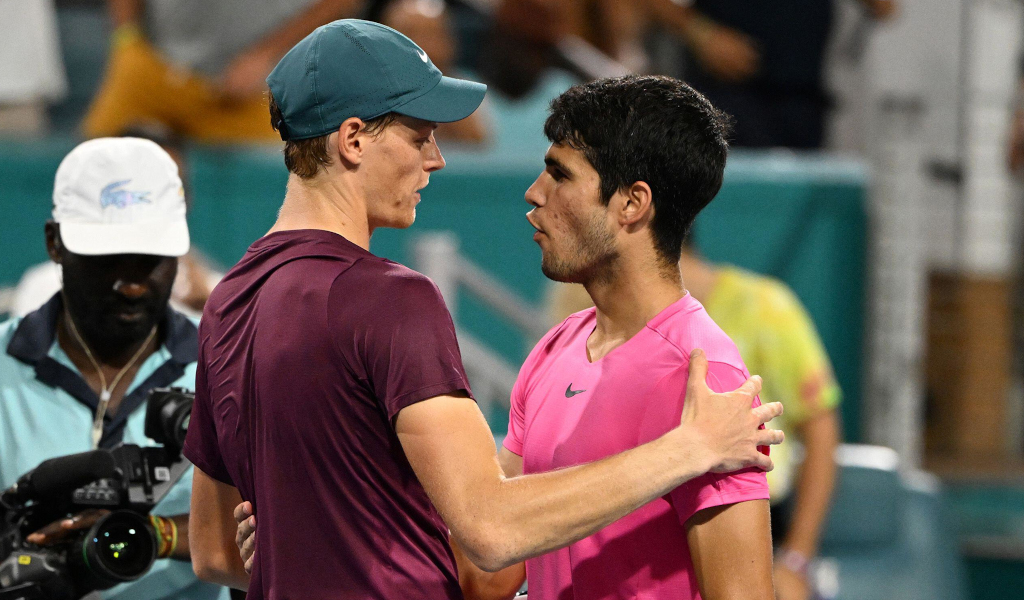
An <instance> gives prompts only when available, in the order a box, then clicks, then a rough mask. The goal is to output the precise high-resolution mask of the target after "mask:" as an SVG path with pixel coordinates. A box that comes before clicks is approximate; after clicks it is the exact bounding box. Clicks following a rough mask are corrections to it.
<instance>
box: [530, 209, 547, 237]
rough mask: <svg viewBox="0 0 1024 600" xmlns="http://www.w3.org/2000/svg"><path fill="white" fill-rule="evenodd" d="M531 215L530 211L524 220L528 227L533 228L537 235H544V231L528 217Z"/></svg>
mask: <svg viewBox="0 0 1024 600" xmlns="http://www.w3.org/2000/svg"><path fill="white" fill-rule="evenodd" d="M531 214H533V212H532V211H531V212H528V213H526V220H527V221H529V223H530V225H531V226H533V228H534V229H536V230H537V233H544V230H543V229H541V228H540V227H539V226H538V225H537V224H536V223H534V222H533V218H531V217H530V215H531Z"/></svg>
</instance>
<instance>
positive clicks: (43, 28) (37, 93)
mask: <svg viewBox="0 0 1024 600" xmlns="http://www.w3.org/2000/svg"><path fill="white" fill-rule="evenodd" d="M0 24H2V26H3V34H2V35H0V134H3V133H16V134H41V133H43V132H44V131H45V130H46V128H47V118H46V106H47V104H48V103H50V102H53V101H56V100H60V99H61V98H62V97H63V96H64V95H65V94H66V93H67V85H68V84H67V79H66V77H65V73H64V62H63V61H62V60H61V55H60V41H59V39H58V35H57V16H56V14H55V12H54V8H53V2H52V0H17V1H15V0H4V1H2V2H0Z"/></svg>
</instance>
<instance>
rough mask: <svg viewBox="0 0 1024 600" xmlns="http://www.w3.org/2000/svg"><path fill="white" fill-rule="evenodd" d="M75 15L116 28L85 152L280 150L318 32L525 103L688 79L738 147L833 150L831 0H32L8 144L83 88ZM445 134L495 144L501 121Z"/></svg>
mask: <svg viewBox="0 0 1024 600" xmlns="http://www.w3.org/2000/svg"><path fill="white" fill-rule="evenodd" d="M849 1H850V2H856V3H857V4H858V5H860V6H862V7H863V10H864V11H865V14H866V15H867V16H868V18H871V19H875V20H885V19H889V18H892V17H893V16H894V15H895V14H896V11H897V3H896V0H849ZM68 6H71V7H75V8H81V7H83V6H84V7H88V8H93V9H96V10H105V11H106V12H107V14H108V18H109V28H108V29H109V43H108V47H109V49H108V57H107V61H106V67H105V72H104V73H103V75H102V78H101V80H100V81H97V82H94V86H95V92H94V95H93V96H92V99H91V102H90V103H89V106H88V109H87V110H86V111H85V112H84V115H83V116H82V119H81V120H80V122H79V123H78V126H77V130H78V131H77V133H79V134H80V135H82V136H85V137H97V136H109V135H119V134H122V133H124V132H125V131H126V130H128V129H130V128H137V127H140V126H147V127H151V126H153V125H154V124H155V125H158V126H160V127H161V128H163V129H165V130H166V131H167V132H169V133H170V134H173V135H175V136H180V137H181V138H183V139H185V140H188V141H198V142H229V143H236V142H252V141H272V140H275V139H276V138H277V135H276V133H275V132H274V131H273V130H272V129H271V128H270V126H269V123H268V122H267V118H266V98H265V84H264V79H265V78H266V76H267V74H268V73H269V72H270V69H271V68H272V67H273V66H274V65H275V64H276V62H277V61H278V60H279V59H280V57H281V56H282V55H283V54H284V52H285V51H286V50H287V49H288V48H290V47H291V46H292V45H293V44H294V43H296V42H297V41H298V40H300V39H301V38H302V37H304V36H305V35H306V34H307V33H308V32H309V31H311V30H312V29H313V28H315V27H316V26H318V25H321V24H323V23H326V22H328V21H331V20H334V19H337V18H343V17H363V18H367V19H370V20H375V21H379V22H381V23H384V24H387V25H390V26H392V27H394V28H396V29H398V30H399V31H402V32H403V33H406V34H407V35H409V36H410V37H411V38H412V39H413V40H415V41H416V42H417V43H418V44H419V45H420V46H421V47H422V48H423V49H424V50H426V52H427V54H428V55H429V56H431V57H432V59H433V61H434V62H435V64H436V65H437V66H438V67H439V68H440V69H441V70H442V71H443V72H446V73H455V74H458V73H463V74H469V75H473V76H476V77H477V78H479V79H481V80H482V81H484V82H485V83H487V84H488V85H490V87H491V90H492V92H491V93H492V94H495V93H498V94H502V95H503V96H506V97H508V98H510V99H516V98H521V97H523V96H525V95H527V94H529V93H530V92H531V91H533V90H534V89H535V88H536V86H537V85H539V81H540V80H541V78H542V77H543V75H544V74H545V73H547V72H549V71H550V70H551V69H560V70H562V71H566V72H568V73H570V74H572V75H573V76H575V77H576V78H579V79H581V80H582V79H590V78H594V77H597V76H603V75H614V74H621V73H626V72H635V73H657V74H664V75H671V76H676V77H682V78H684V79H686V80H687V81H689V82H690V83H692V84H693V85H694V87H695V88H697V89H698V90H699V91H701V92H703V93H704V94H705V95H707V96H708V97H709V98H710V99H711V100H712V101H714V102H715V103H716V104H717V105H718V106H720V107H721V108H723V109H724V110H725V111H726V112H728V113H729V114H731V115H732V116H733V118H734V119H735V129H734V135H733V144H734V145H736V146H749V147H772V146H784V147H791V148H802V149H814V148H820V147H822V144H823V140H824V131H825V122H826V116H827V113H828V110H829V106H830V99H829V93H828V91H827V90H826V88H825V84H824V77H823V70H824V67H823V60H824V55H825V51H826V47H827V44H828V39H829V35H830V32H831V31H832V29H833V20H834V16H835V15H834V13H835V10H834V6H833V3H832V2H821V1H819V0H787V1H786V2H774V3H771V4H770V5H769V4H764V3H750V2H743V1H742V0H727V1H722V0H714V1H706V0H692V1H689V2H685V1H680V0H640V1H635V0H449V1H448V2H445V1H443V0H302V1H297V2H283V1H279V0H261V1H259V2H252V1H248V2H246V1H242V0H216V1H211V0H194V1H187V0H173V1H172V0H107V2H106V3H105V7H104V6H103V3H102V1H101V0H75V1H71V0H28V1H25V2H5V3H3V4H2V5H0V19H2V20H3V22H4V23H5V31H7V32H8V33H9V35H5V36H4V37H3V40H0V65H2V68H0V131H6V132H8V133H17V132H20V133H22V134H40V133H43V132H46V131H47V130H48V125H47V123H48V119H47V113H48V111H52V110H53V107H54V105H59V104H60V103H61V102H62V99H63V98H64V97H65V95H66V93H67V88H68V82H67V76H66V74H65V70H64V65H63V61H62V51H61V44H62V43H66V42H67V41H68V40H67V39H64V40H62V39H61V33H60V32H61V28H60V27H59V26H58V25H59V24H58V19H57V10H58V9H60V8H65V7H68ZM242 15H244V17H245V18H240V16H242ZM64 35H65V36H67V35H68V32H67V31H65V33H64ZM71 35H75V36H81V35H90V34H89V33H88V32H78V31H75V32H71ZM94 35H98V32H97V33H95V34H94ZM96 41H97V42H100V40H96ZM82 43H83V40H80V39H79V40H76V45H79V46H80V45H81V44H82ZM103 43H106V42H103ZM58 133H59V132H58ZM441 134H442V137H443V138H448V139H450V140H456V141H461V142H466V143H470V144H486V143H487V142H488V141H489V135H490V134H491V132H490V130H489V127H488V118H487V111H486V110H483V111H481V112H480V113H478V114H477V115H475V116H474V117H473V118H471V119H467V120H466V121H463V122H460V123H457V124H454V125H451V126H446V127H445V128H443V130H442V132H441Z"/></svg>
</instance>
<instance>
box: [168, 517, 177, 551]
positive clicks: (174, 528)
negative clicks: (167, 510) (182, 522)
mask: <svg viewBox="0 0 1024 600" xmlns="http://www.w3.org/2000/svg"><path fill="white" fill-rule="evenodd" d="M167 522H168V523H170V524H171V547H170V549H169V550H168V551H167V556H172V555H173V554H174V551H175V550H177V549H178V524H177V523H175V522H174V519H167Z"/></svg>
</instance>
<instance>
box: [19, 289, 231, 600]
mask: <svg viewBox="0 0 1024 600" xmlns="http://www.w3.org/2000/svg"><path fill="white" fill-rule="evenodd" d="M62 310H63V304H62V301H61V297H60V295H59V294H58V295H56V296H54V297H53V298H52V299H51V300H50V301H49V302H47V303H46V304H44V305H43V306H42V307H41V308H40V309H39V310H37V311H35V312H33V313H30V314H28V315H26V316H25V317H23V318H15V319H10V320H8V321H5V322H3V323H0V349H2V350H3V351H2V352H0V457H2V460H0V489H6V488H8V487H10V486H11V485H13V484H14V482H15V481H17V479H18V477H20V476H21V475H23V474H24V473H25V472H27V471H29V470H31V469H33V468H35V467H36V466H37V465H38V464H39V463H41V462H42V461H44V460H46V459H49V458H53V457H56V456H63V455H65V454H74V453H76V452H85V451H86V450H90V449H91V448H90V445H91V442H92V439H91V433H90V432H91V430H92V421H93V417H94V415H95V414H96V407H97V406H98V404H99V398H98V397H97V395H96V394H95V392H93V391H92V389H91V388H90V387H89V385H88V384H87V383H86V382H85V380H84V379H83V378H82V375H81V373H80V372H79V370H78V368H77V367H75V365H74V363H72V362H71V359H69V358H68V356H67V354H65V352H64V350H63V349H61V347H60V345H59V344H58V343H57V336H56V331H57V317H58V315H60V312H61V311H62ZM163 331H164V332H166V339H165V340H164V343H163V345H162V346H161V347H160V349H159V350H157V351H156V352H154V353H153V354H152V355H151V356H149V357H148V358H147V359H146V360H145V362H143V363H142V366H141V368H140V369H139V372H138V373H137V374H136V375H135V380H134V381H133V382H132V384H131V386H130V387H129V388H128V393H127V395H126V396H125V397H124V399H123V400H122V401H121V406H120V407H119V408H118V412H117V414H115V415H107V416H106V417H105V418H104V422H103V437H102V439H101V440H100V447H101V448H113V447H114V446H116V445H117V444H119V443H122V442H124V443H126V444H138V445H140V446H152V445H155V443H156V442H154V441H153V440H151V439H149V438H148V437H146V435H145V434H144V433H143V430H144V428H145V416H146V402H145V400H146V395H147V394H148V392H149V391H150V390H152V389H153V388H157V387H167V386H177V387H184V388H187V389H190V390H192V389H195V378H196V359H197V356H198V351H199V345H198V331H197V329H196V325H195V323H193V322H192V321H191V320H189V319H188V317H185V316H184V315H182V314H180V313H178V312H175V311H174V310H172V309H170V308H168V311H167V316H166V317H165V320H164V323H163ZM191 496H192V469H191V468H189V469H188V471H186V472H185V475H184V476H183V477H182V478H181V479H180V480H179V481H178V483H177V484H176V485H175V486H174V487H173V488H171V490H170V492H169V493H168V494H167V496H165V497H164V499H163V500H162V501H161V502H160V504H158V505H157V506H156V507H155V508H154V509H153V514H157V515H162V516H171V515H178V514H183V513H187V512H189V502H190V499H191ZM102 595H103V597H104V598H107V599H117V600H214V599H218V600H220V599H223V600H228V598H229V593H228V590H227V588H223V587H220V586H215V585H211V584H208V583H204V582H201V581H199V580H198V579H197V578H196V576H195V574H194V573H193V572H192V565H191V564H190V563H187V562H183V561H178V560H167V559H162V560H157V561H156V563H155V564H154V565H153V568H152V569H150V571H149V572H148V573H147V574H146V575H145V576H143V577H142V578H141V579H139V580H138V581H135V582H132V583H130V584H124V585H119V586H117V587H114V588H112V589H109V590H106V591H104V592H102Z"/></svg>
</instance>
